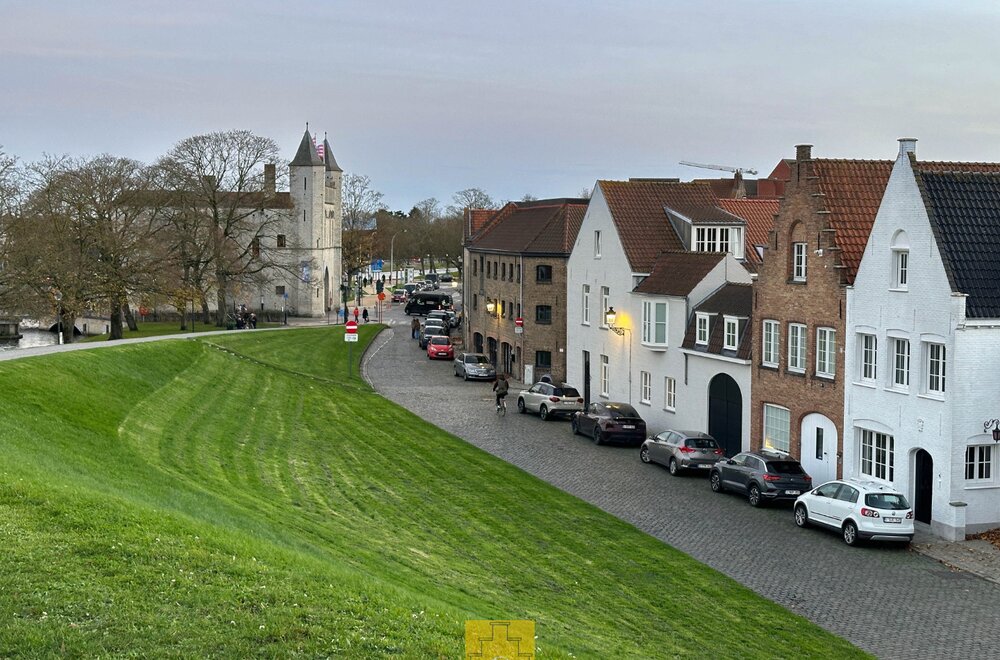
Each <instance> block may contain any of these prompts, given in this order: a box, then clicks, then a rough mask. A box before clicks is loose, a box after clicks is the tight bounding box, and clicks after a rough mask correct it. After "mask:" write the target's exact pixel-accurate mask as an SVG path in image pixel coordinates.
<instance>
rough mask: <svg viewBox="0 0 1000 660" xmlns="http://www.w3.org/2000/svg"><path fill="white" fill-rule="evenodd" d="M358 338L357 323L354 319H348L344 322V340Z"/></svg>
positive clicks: (355, 339)
mask: <svg viewBox="0 0 1000 660" xmlns="http://www.w3.org/2000/svg"><path fill="white" fill-rule="evenodd" d="M357 340H358V324H357V323H355V322H354V321H348V322H347V323H345V324H344V341H357Z"/></svg>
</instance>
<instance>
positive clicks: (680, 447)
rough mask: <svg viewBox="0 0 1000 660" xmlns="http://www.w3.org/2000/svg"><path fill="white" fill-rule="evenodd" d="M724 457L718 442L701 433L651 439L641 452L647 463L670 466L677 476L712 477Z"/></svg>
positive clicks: (670, 433)
mask: <svg viewBox="0 0 1000 660" xmlns="http://www.w3.org/2000/svg"><path fill="white" fill-rule="evenodd" d="M724 455H725V452H724V451H722V449H720V448H719V445H718V443H716V442H715V438H713V437H712V436H710V435H709V434H707V433H702V432H701V431H664V432H663V433H660V434H658V435H655V436H653V437H652V438H647V439H646V441H645V442H643V443H642V447H641V448H640V449H639V458H640V459H641V460H642V462H643V463H659V464H660V465H666V466H667V469H669V470H670V474H672V475H674V476H677V475H678V474H680V472H681V471H682V470H696V471H699V472H703V473H705V474H708V471H709V470H710V469H711V467H712V466H713V465H715V463H716V462H717V461H719V460H720V459H722V458H723V456H724Z"/></svg>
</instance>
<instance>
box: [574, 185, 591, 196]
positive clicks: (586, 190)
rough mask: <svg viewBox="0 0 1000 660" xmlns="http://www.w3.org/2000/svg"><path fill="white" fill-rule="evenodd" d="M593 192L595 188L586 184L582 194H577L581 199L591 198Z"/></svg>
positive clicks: (581, 191)
mask: <svg viewBox="0 0 1000 660" xmlns="http://www.w3.org/2000/svg"><path fill="white" fill-rule="evenodd" d="M592 194H593V190H592V189H591V187H590V186H584V187H583V189H582V190H580V194H579V195H577V197H579V198H580V199H590V196H591V195H592Z"/></svg>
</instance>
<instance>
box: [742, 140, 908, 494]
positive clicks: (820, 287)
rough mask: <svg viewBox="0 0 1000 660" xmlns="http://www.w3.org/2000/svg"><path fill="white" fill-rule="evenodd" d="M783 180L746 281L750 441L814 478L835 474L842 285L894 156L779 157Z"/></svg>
mask: <svg viewBox="0 0 1000 660" xmlns="http://www.w3.org/2000/svg"><path fill="white" fill-rule="evenodd" d="M786 164H787V165H788V174H789V181H788V182H787V183H786V185H785V196H784V198H783V199H782V201H781V204H780V207H779V210H778V213H777V215H776V216H775V219H774V226H773V229H772V230H771V232H770V234H769V236H768V241H767V246H766V247H765V249H764V257H763V263H762V264H761V265H760V269H759V271H758V278H757V281H756V282H755V283H754V286H753V318H754V323H755V324H756V327H755V330H754V332H753V340H752V341H753V343H752V352H751V359H752V364H753V366H752V378H751V397H752V411H751V415H750V417H751V447H752V448H753V449H760V448H761V447H762V446H763V447H772V448H775V449H780V450H783V451H787V452H789V453H791V454H792V455H793V456H795V457H796V458H798V459H799V460H800V461H801V462H802V464H803V467H805V469H806V471H807V472H809V473H810V474H811V475H812V476H813V478H814V479H815V480H816V481H817V482H821V481H823V480H826V479H832V478H836V477H837V476H839V475H840V474H841V473H842V465H841V460H842V457H843V444H842V439H843V418H844V360H843V348H842V345H843V337H844V327H845V317H846V289H845V287H847V286H848V285H850V284H851V283H852V282H853V281H854V276H855V274H856V273H857V270H858V264H859V263H860V261H861V255H862V253H863V252H864V249H865V243H866V242H867V240H868V234H869V232H870V231H871V227H872V224H873V222H874V220H875V214H876V213H877V211H878V208H879V204H880V202H881V200H882V193H883V191H884V190H885V186H886V182H887V181H888V179H889V173H890V171H891V169H892V161H889V160H878V161H874V160H844V159H813V157H812V148H811V146H810V145H799V146H797V147H796V158H795V160H793V161H786Z"/></svg>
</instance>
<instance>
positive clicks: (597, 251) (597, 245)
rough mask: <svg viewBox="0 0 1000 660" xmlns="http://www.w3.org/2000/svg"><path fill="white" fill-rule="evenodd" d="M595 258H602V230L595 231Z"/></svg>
mask: <svg viewBox="0 0 1000 660" xmlns="http://www.w3.org/2000/svg"><path fill="white" fill-rule="evenodd" d="M594 258H595V259H600V258H601V230H600V229H595V230H594Z"/></svg>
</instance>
